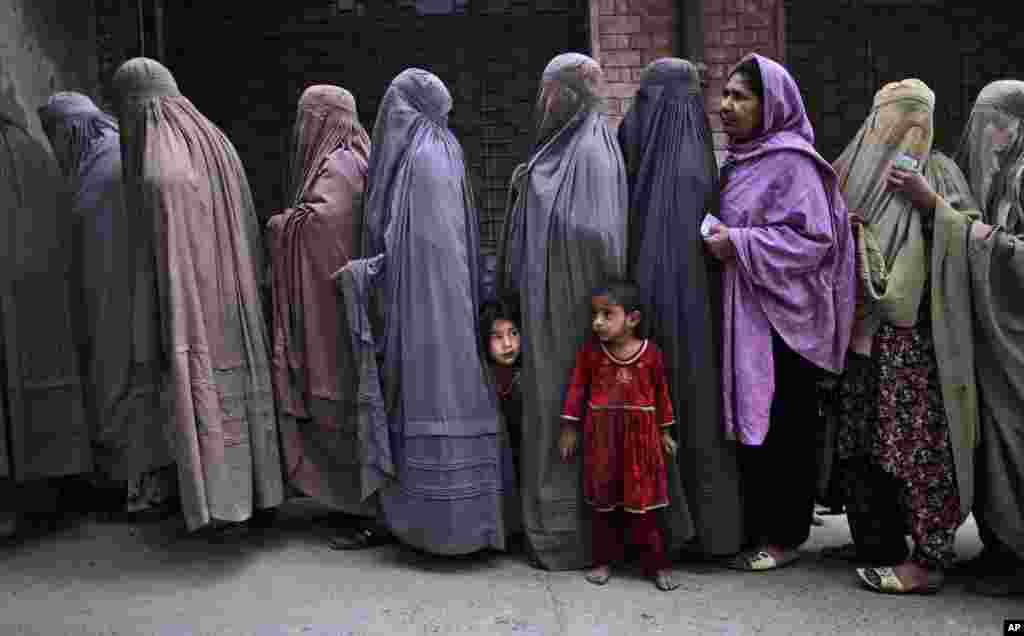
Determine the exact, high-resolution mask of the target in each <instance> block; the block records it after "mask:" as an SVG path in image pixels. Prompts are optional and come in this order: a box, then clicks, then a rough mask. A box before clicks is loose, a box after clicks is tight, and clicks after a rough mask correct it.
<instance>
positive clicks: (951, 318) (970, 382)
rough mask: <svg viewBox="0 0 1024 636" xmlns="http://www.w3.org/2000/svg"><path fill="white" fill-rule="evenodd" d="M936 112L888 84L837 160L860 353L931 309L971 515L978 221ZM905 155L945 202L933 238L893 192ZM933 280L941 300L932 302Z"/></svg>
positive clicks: (924, 98) (962, 491)
mask: <svg viewBox="0 0 1024 636" xmlns="http://www.w3.org/2000/svg"><path fill="white" fill-rule="evenodd" d="M934 108H935V95H934V93H933V92H932V91H931V89H930V88H928V86H927V85H925V84H924V83H923V82H921V81H920V80H917V79H906V80H903V81H900V82H893V83H890V84H886V85H885V86H883V87H882V89H881V90H879V91H878V93H877V94H876V95H875V99H874V104H873V106H872V110H871V113H870V114H869V116H868V118H867V120H866V121H865V122H864V124H863V125H862V126H861V128H860V130H859V131H858V133H857V135H856V136H855V137H854V138H853V140H852V141H851V142H850V144H849V145H848V146H847V147H846V149H845V150H844V151H843V153H842V155H840V157H839V159H837V160H836V162H835V170H836V174H837V175H838V176H839V181H840V187H841V189H842V192H843V196H844V197H845V199H846V203H847V206H848V207H849V210H850V213H851V215H853V217H854V219H855V221H854V223H853V227H854V237H855V240H856V250H857V275H858V285H857V290H858V305H857V319H856V322H855V323H854V328H853V337H852V340H851V344H850V348H851V350H853V351H856V352H858V353H860V354H862V355H866V356H867V355H871V351H872V342H873V339H874V336H875V334H876V332H877V331H878V328H879V327H880V326H881V325H882V324H885V323H888V324H891V325H893V326H895V327H901V328H910V327H913V326H914V325H915V324H917V321H918V317H919V316H920V307H921V303H928V305H927V306H928V307H929V308H930V318H931V330H932V337H933V339H934V343H935V357H936V361H937V363H938V366H939V381H940V384H941V386H942V398H943V406H944V408H945V412H946V419H947V421H948V425H949V431H950V444H951V446H952V453H953V459H954V464H955V466H956V480H957V490H958V493H959V497H960V504H961V511H962V514H963V516H964V517H966V516H967V513H968V512H969V511H970V507H971V501H972V496H973V491H974V489H973V483H974V479H973V469H974V464H973V453H974V447H975V444H976V437H977V426H978V409H977V388H976V382H975V376H974V372H973V369H974V346H973V343H972V340H971V302H970V295H969V292H968V288H969V283H968V269H967V259H966V252H965V249H966V244H967V243H966V241H967V231H968V228H969V227H970V224H971V222H972V218H973V217H974V216H976V215H977V213H976V211H975V210H973V207H974V205H973V201H972V200H971V197H970V193H969V190H968V187H967V183H966V181H965V180H964V177H963V175H962V174H961V173H960V171H959V170H958V169H957V167H956V165H955V164H954V163H953V162H952V160H950V159H949V158H948V157H946V156H945V155H943V154H941V153H939V152H937V151H934V150H933V149H932V141H933V138H934V132H933V112H934ZM900 154H904V155H908V156H910V157H913V158H914V159H915V160H916V161H917V162H918V166H919V168H920V170H921V171H922V172H923V174H924V176H925V178H926V179H927V180H928V181H929V183H930V184H931V185H932V187H933V188H934V189H935V191H936V192H937V193H938V194H939V195H940V196H941V197H942V202H941V203H940V205H938V206H936V209H935V213H934V230H933V232H932V235H931V236H930V237H929V236H927V231H926V229H925V227H924V219H923V218H922V213H921V212H920V211H919V210H918V209H916V208H915V207H914V206H913V205H912V204H911V202H910V201H909V200H908V199H907V198H906V197H905V196H903V195H899V194H895V193H893V192H892V190H890V189H889V188H888V187H887V185H886V183H887V182H886V177H887V175H888V173H889V171H890V170H891V169H892V166H893V162H894V160H896V159H897V157H898V156H899V155H900ZM929 276H930V277H931V285H930V289H931V293H930V297H926V296H925V294H924V292H925V289H926V287H927V286H926V284H925V283H926V281H927V279H928V278H929ZM822 486H823V484H820V483H819V487H822Z"/></svg>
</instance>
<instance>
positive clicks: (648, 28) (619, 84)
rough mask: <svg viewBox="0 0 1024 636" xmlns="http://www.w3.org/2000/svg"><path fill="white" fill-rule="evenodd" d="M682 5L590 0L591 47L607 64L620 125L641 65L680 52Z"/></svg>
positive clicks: (672, 0)
mask: <svg viewBox="0 0 1024 636" xmlns="http://www.w3.org/2000/svg"><path fill="white" fill-rule="evenodd" d="M678 6H679V2H677V1H676V0H591V3H590V11H591V21H590V23H591V51H592V53H593V55H594V56H595V57H596V59H597V60H598V62H600V64H601V66H602V67H603V69H604V74H605V80H606V82H607V94H608V113H609V115H610V116H611V120H612V123H613V124H615V125H616V126H617V125H618V123H619V122H620V121H622V116H623V115H624V114H625V113H626V112H627V111H628V110H629V107H630V105H631V104H632V102H633V97H634V96H635V95H636V90H637V88H638V87H639V85H640V72H641V71H642V70H643V68H644V67H645V66H647V64H648V63H650V62H652V61H654V60H656V59H658V58H660V57H670V56H677V55H679V52H678V51H679V48H680V46H679V9H678Z"/></svg>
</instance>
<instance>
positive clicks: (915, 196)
mask: <svg viewBox="0 0 1024 636" xmlns="http://www.w3.org/2000/svg"><path fill="white" fill-rule="evenodd" d="M886 180H887V182H888V186H889V189H890V190H892V191H893V192H899V193H901V194H903V195H905V196H906V197H907V198H908V199H910V202H911V203H913V204H914V207H915V208H917V209H918V210H920V211H921V212H925V213H934V212H935V206H936V205H937V204H938V202H939V195H937V194H935V190H933V189H932V186H931V184H929V183H928V180H927V179H925V178H924V175H923V174H921V173H920V172H917V171H910V170H901V169H899V168H895V167H894V168H893V169H892V170H890V171H889V176H888V177H887V179H886Z"/></svg>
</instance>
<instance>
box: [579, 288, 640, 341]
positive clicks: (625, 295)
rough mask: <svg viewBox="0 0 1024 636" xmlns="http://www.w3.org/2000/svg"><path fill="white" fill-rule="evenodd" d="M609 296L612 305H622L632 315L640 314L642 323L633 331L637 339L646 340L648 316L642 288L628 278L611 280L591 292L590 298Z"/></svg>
mask: <svg viewBox="0 0 1024 636" xmlns="http://www.w3.org/2000/svg"><path fill="white" fill-rule="evenodd" d="M595 296H607V297H608V299H609V300H610V301H612V304H614V305H621V306H622V309H623V311H625V312H626V313H627V314H630V313H632V312H634V311H639V312H640V322H639V324H637V326H636V329H634V330H633V332H634V334H635V335H636V337H637V338H646V337H647V335H646V331H647V330H646V326H647V321H645V320H644V317H645V316H646V315H647V312H646V307H645V305H644V299H643V293H642V292H641V291H640V286H639V285H637V284H636V283H634V282H633V281H631V280H629V279H628V278H609V279H607V280H605V282H604V284H603V285H601V286H600V287H598V288H597V289H595V290H594V291H593V292H591V294H590V297H591V298H593V297H595Z"/></svg>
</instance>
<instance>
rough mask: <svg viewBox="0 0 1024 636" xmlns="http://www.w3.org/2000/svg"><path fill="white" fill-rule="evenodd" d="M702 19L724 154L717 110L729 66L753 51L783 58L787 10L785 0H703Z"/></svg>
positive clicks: (715, 125) (709, 96)
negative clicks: (785, 9) (783, 4)
mask: <svg viewBox="0 0 1024 636" xmlns="http://www.w3.org/2000/svg"><path fill="white" fill-rule="evenodd" d="M831 1H832V0H826V2H831ZM819 4H820V3H819ZM801 6H802V5H801ZM703 20H704V62H705V63H706V64H707V66H708V69H707V86H706V88H705V96H706V100H707V109H708V115H709V116H710V118H711V127H712V129H714V131H715V148H716V150H717V151H718V154H719V158H721V154H722V153H721V151H722V149H724V148H725V144H726V137H725V134H724V133H722V132H721V129H722V123H721V120H720V119H719V118H718V114H717V113H718V103H719V98H720V96H721V94H722V88H723V87H724V86H725V82H726V79H727V77H726V76H727V75H728V73H729V69H730V68H731V67H732V66H733V65H734V64H736V63H737V62H739V61H740V59H741V58H742V57H743V56H744V55H746V54H747V53H751V52H753V53H760V54H761V55H764V56H765V57H770V58H772V59H773V60H776V61H778V62H784V60H785V54H786V51H785V38H784V33H785V13H784V9H783V6H782V0H704V12H703Z"/></svg>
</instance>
